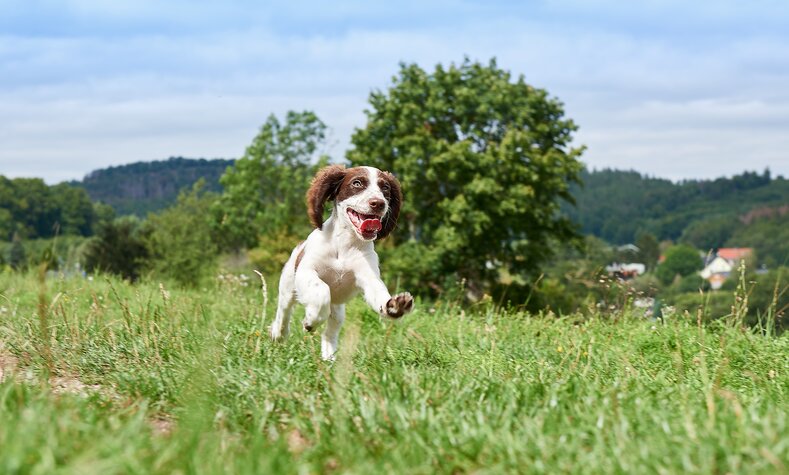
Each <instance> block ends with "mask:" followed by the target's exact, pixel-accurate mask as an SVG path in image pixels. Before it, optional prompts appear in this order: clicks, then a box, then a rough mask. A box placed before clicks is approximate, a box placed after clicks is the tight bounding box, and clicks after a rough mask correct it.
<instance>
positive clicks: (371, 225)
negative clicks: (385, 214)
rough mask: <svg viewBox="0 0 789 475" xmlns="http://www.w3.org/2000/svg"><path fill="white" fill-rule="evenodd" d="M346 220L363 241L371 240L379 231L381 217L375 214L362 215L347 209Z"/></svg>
mask: <svg viewBox="0 0 789 475" xmlns="http://www.w3.org/2000/svg"><path fill="white" fill-rule="evenodd" d="M348 218H350V220H351V224H353V226H354V227H355V228H356V231H358V232H359V234H361V235H362V237H363V238H365V239H373V238H375V237H376V236H377V235H378V231H380V230H381V228H382V227H383V226H381V217H380V216H378V215H377V214H362V213H358V212H356V211H354V210H352V209H351V208H348Z"/></svg>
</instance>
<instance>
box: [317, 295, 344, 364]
mask: <svg viewBox="0 0 789 475" xmlns="http://www.w3.org/2000/svg"><path fill="white" fill-rule="evenodd" d="M344 321H345V304H339V305H332V306H331V313H330V314H329V320H327V321H326V329H325V330H323V335H322V336H321V357H322V358H323V359H324V360H334V358H335V356H336V354H337V339H338V337H339V336H340V328H342V322H344Z"/></svg>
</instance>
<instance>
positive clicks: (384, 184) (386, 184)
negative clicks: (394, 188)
mask: <svg viewBox="0 0 789 475" xmlns="http://www.w3.org/2000/svg"><path fill="white" fill-rule="evenodd" d="M381 189H382V190H383V191H389V184H388V183H382V184H381Z"/></svg>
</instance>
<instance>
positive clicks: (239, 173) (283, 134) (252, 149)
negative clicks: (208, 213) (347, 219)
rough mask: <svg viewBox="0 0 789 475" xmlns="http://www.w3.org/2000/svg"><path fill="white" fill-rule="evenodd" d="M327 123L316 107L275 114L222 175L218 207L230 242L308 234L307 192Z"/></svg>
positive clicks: (249, 244) (248, 242)
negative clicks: (317, 113)
mask: <svg viewBox="0 0 789 475" xmlns="http://www.w3.org/2000/svg"><path fill="white" fill-rule="evenodd" d="M325 136H326V125H325V124H324V123H323V122H322V121H321V120H320V119H319V118H318V116H316V115H315V114H314V113H313V112H309V111H304V112H294V111H290V112H288V113H287V115H286V117H285V120H284V123H283V122H280V120H279V119H278V118H277V117H276V116H274V115H270V116H269V117H268V119H266V122H265V123H264V124H263V126H262V127H261V129H260V132H259V133H258V135H257V136H256V137H255V138H254V139H253V141H252V144H250V145H249V147H247V149H246V152H245V153H244V156H243V157H242V158H240V159H238V160H237V161H236V162H235V164H234V166H232V167H230V168H228V169H227V171H226V172H225V174H224V175H223V176H222V178H221V179H220V182H221V184H222V186H223V187H224V193H223V194H222V196H221V198H220V199H219V200H218V201H217V203H216V205H215V206H214V208H213V210H214V213H215V215H216V219H217V223H218V226H219V230H220V234H221V235H222V238H223V240H224V241H225V243H224V244H225V245H226V246H230V247H242V246H246V247H253V246H254V245H255V244H256V243H257V242H258V238H259V237H260V236H261V235H275V234H285V235H293V234H299V233H301V234H304V233H305V232H306V231H307V230H308V229H309V221H308V220H307V215H306V213H305V211H304V194H305V193H306V191H307V188H308V187H309V184H310V180H311V179H312V176H313V175H314V173H315V171H316V169H317V167H319V166H321V165H322V164H325V163H326V162H327V158H326V157H325V156H322V155H319V153H320V152H321V146H322V145H323V144H324V141H325Z"/></svg>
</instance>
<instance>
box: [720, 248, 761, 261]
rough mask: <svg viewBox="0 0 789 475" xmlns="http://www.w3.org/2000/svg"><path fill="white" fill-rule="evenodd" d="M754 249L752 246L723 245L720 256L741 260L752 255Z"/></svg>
mask: <svg viewBox="0 0 789 475" xmlns="http://www.w3.org/2000/svg"><path fill="white" fill-rule="evenodd" d="M752 252H753V249H751V248H750V247H722V248H720V249H718V257H722V258H724V259H726V260H727V261H739V260H740V259H745V258H746V257H748V256H750V255H751V253H752Z"/></svg>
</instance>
